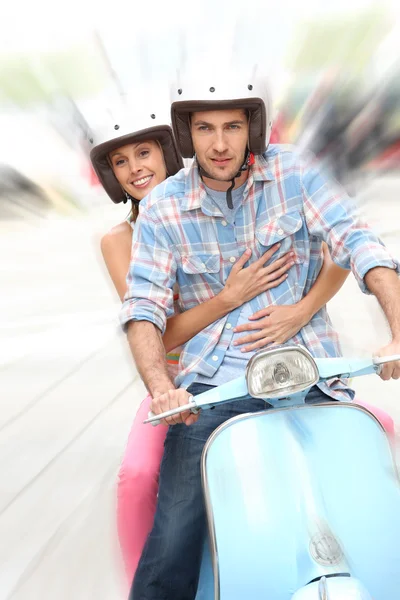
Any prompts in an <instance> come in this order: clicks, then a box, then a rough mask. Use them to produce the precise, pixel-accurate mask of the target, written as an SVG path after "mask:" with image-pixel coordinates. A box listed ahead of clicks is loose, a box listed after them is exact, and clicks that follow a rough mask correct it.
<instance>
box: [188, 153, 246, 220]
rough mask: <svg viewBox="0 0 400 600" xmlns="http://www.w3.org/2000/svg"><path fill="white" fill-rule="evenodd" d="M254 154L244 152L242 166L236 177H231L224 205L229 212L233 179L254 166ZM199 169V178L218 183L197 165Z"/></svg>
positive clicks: (231, 204) (231, 203)
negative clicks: (225, 204) (206, 178)
mask: <svg viewBox="0 0 400 600" xmlns="http://www.w3.org/2000/svg"><path fill="white" fill-rule="evenodd" d="M254 162H255V161H254V154H253V153H252V152H250V150H247V151H246V154H245V157H244V160H243V164H242V166H241V167H240V169H239V171H238V172H237V173H236V175H235V176H234V177H232V179H231V185H230V187H229V188H228V189H227V190H226V203H227V205H228V208H229V209H230V210H232V209H233V202H232V190H233V188H234V187H235V179H237V177H240V176H241V174H242V173H243V171H247V170H248V169H250V167H251V166H252V165H254ZM198 167H199V172H200V176H201V178H203V177H208V179H214V180H215V181H220V180H219V179H216V178H215V177H212V176H211V175H209V174H208V173H207V171H205V170H204V169H203V167H201V166H200V165H198Z"/></svg>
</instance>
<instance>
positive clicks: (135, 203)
mask: <svg viewBox="0 0 400 600" xmlns="http://www.w3.org/2000/svg"><path fill="white" fill-rule="evenodd" d="M128 201H131V202H132V204H134V205H135V206H139V204H140V200H136V198H134V197H133V196H131V195H130V194H128V192H125V200H124V204H126V203H127V202H128Z"/></svg>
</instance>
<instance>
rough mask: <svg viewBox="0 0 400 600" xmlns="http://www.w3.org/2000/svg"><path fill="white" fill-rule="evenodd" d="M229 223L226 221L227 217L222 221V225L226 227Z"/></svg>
mask: <svg viewBox="0 0 400 600" xmlns="http://www.w3.org/2000/svg"><path fill="white" fill-rule="evenodd" d="M227 224H228V223H227V222H226V221H225V219H224V220H223V221H221V225H222V226H223V227H226V226H227Z"/></svg>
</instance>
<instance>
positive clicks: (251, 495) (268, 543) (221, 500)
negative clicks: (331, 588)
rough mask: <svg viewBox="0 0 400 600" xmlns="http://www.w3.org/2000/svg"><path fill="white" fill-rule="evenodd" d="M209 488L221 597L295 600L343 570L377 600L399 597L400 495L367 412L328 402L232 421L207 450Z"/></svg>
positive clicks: (391, 466) (205, 473)
mask: <svg viewBox="0 0 400 600" xmlns="http://www.w3.org/2000/svg"><path fill="white" fill-rule="evenodd" d="M203 484H204V490H205V498H206V506H207V512H208V517H209V524H210V525H211V541H212V544H213V545H214V549H215V550H216V554H215V553H214V556H213V559H214V561H215V565H214V575H215V579H216V589H217V591H219V596H218V594H217V595H216V597H217V598H218V597H220V598H221V600H242V599H243V598H252V600H258V599H260V600H261V599H263V600H265V599H266V598H271V599H273V600H289V599H290V598H291V597H292V595H293V594H294V592H295V591H296V590H298V589H300V588H301V587H302V586H304V585H306V584H307V583H308V582H309V581H312V580H313V579H315V578H316V577H319V576H321V575H323V574H329V573H338V572H339V573H342V572H351V574H352V575H353V576H354V577H356V578H358V579H359V580H360V581H361V582H362V583H363V584H364V585H365V587H366V589H367V590H368V592H369V593H370V594H371V596H372V597H373V598H374V600H392V598H394V597H396V594H397V593H398V590H399V589H400V569H399V565H400V489H399V483H398V479H397V474H396V472H395V468H394V464H393V458H392V454H391V451H390V445H389V442H388V440H387V438H386V436H385V435H384V433H383V430H382V428H381V426H380V425H379V424H378V422H377V421H376V419H375V418H374V417H373V416H372V415H371V413H369V412H368V411H366V410H364V409H361V408H358V407H357V406H355V405H352V404H342V403H340V404H339V403H327V404H320V405H313V406H307V405H306V406H302V407H298V408H295V409H275V410H269V411H266V412H264V413H256V414H253V415H243V416H240V417H236V418H235V419H232V420H231V421H228V422H227V423H225V424H224V425H222V426H221V427H220V428H219V429H218V430H217V431H216V432H215V433H214V434H213V436H212V437H211V438H210V440H209V442H208V443H207V445H206V448H205V450H204V454H203ZM216 561H217V562H216Z"/></svg>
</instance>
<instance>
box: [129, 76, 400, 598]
mask: <svg viewBox="0 0 400 600" xmlns="http://www.w3.org/2000/svg"><path fill="white" fill-rule="evenodd" d="M217 84H218V85H217ZM191 85H192V84H191V82H188V83H187V84H185V85H183V84H182V86H181V87H180V88H179V89H178V90H177V101H176V102H174V103H173V105H172V121H173V127H174V131H175V136H176V138H177V143H178V146H179V148H180V150H181V153H182V155H183V156H184V157H190V156H193V155H194V154H195V156H196V160H195V163H194V165H193V166H192V167H191V169H189V170H188V171H180V172H179V173H178V174H177V175H176V176H174V177H173V178H170V179H169V180H167V181H166V182H165V183H163V184H161V185H160V186H158V187H157V188H156V189H155V190H154V191H153V192H152V193H151V194H150V196H149V197H148V198H147V201H145V202H146V210H143V211H142V212H141V216H140V218H139V226H138V227H136V230H135V234H134V241H133V253H132V261H131V267H130V273H129V275H128V290H129V291H128V294H127V296H126V300H125V303H124V305H123V308H122V313H121V315H122V318H121V320H122V323H123V324H124V325H127V330H128V339H129V343H130V346H131V349H132V352H133V355H134V358H135V361H136V364H137V366H138V369H139V372H140V374H141V376H142V378H143V380H144V382H145V384H146V386H147V387H148V389H149V391H150V393H151V395H152V396H153V404H152V410H153V412H154V413H157V414H158V413H161V412H164V411H165V410H168V409H170V408H173V407H176V406H179V405H183V404H186V403H187V402H188V398H189V396H190V395H192V394H198V393H200V392H202V391H205V390H206V389H209V386H215V385H220V384H221V383H224V382H226V381H229V380H231V379H234V378H235V377H238V376H240V375H241V374H242V373H243V372H244V369H245V367H246V364H247V361H248V358H249V357H250V356H251V353H250V352H248V353H246V354H243V353H242V352H241V350H240V348H239V347H238V346H237V345H235V341H236V337H237V336H236V332H235V328H236V327H239V329H240V330H243V328H245V329H249V327H250V325H249V324H248V320H249V317H250V316H251V315H252V314H253V313H254V312H257V311H261V310H262V309H264V308H265V307H266V306H270V305H274V304H281V305H282V304H283V305H287V306H288V307H289V306H290V305H291V304H293V303H295V302H297V301H298V300H300V299H301V297H302V296H303V295H304V294H305V293H306V292H307V291H308V289H309V288H310V286H311V285H312V283H313V282H314V281H315V279H316V277H317V275H318V272H319V269H320V267H321V254H322V253H321V244H322V241H323V240H324V241H326V242H327V244H328V246H329V248H330V251H331V254H332V258H333V260H334V261H335V262H336V263H337V264H339V265H340V266H342V267H344V268H351V269H352V270H353V273H354V275H355V276H356V278H357V280H358V282H359V284H360V287H361V288H362V290H363V291H364V292H367V291H369V292H371V293H373V294H375V295H376V297H377V298H378V300H379V302H380V304H381V306H382V308H383V310H384V312H385V314H386V317H387V319H388V321H389V324H390V327H391V330H392V335H393V340H392V342H391V343H390V344H389V345H388V346H387V347H386V348H384V349H383V350H382V352H381V353H382V354H386V355H392V354H396V353H400V283H399V280H398V278H397V274H396V271H399V265H398V264H397V263H395V262H394V261H393V259H392V258H391V257H390V255H389V254H388V252H387V251H386V249H385V248H384V246H383V245H382V243H381V242H380V241H379V239H378V238H377V237H376V236H375V235H374V234H373V233H372V232H371V231H370V230H369V229H368V228H367V227H366V226H365V225H364V224H362V223H361V222H360V221H359V219H358V218H357V217H356V216H355V215H354V214H353V213H354V209H353V207H352V205H351V203H350V201H349V199H348V198H347V196H346V195H345V193H344V192H343V191H342V190H340V189H337V188H336V186H335V185H334V184H333V183H330V182H328V181H326V179H325V178H324V177H323V175H321V173H320V172H319V171H318V169H317V168H316V167H315V166H314V165H312V164H307V162H306V161H305V160H304V159H303V158H302V157H300V156H298V155H296V153H295V152H293V151H292V150H291V149H288V148H287V147H279V146H275V147H273V146H272V147H271V148H269V149H268V150H267V151H266V148H267V147H268V140H269V134H270V130H271V124H270V104H269V99H268V95H267V92H266V90H265V89H264V88H263V86H262V85H261V84H260V82H258V81H253V80H246V79H243V80H242V81H241V80H240V78H239V77H238V76H235V80H234V83H232V82H230V81H229V80H228V81H226V80H224V79H223V78H221V80H218V81H216V80H215V79H214V80H210V81H206V82H198V81H197V82H194V83H193V87H191ZM277 242H279V243H280V244H281V247H280V252H282V253H285V252H287V250H288V249H290V248H292V250H293V252H294V253H295V258H294V261H295V265H294V267H293V268H292V269H291V270H290V271H289V273H288V277H287V279H286V281H284V282H283V283H282V284H281V285H279V286H278V287H277V288H275V289H272V290H269V291H267V292H266V293H263V294H261V295H260V296H258V297H257V298H255V299H254V300H252V301H251V302H249V303H247V304H245V305H243V306H242V307H241V308H239V309H235V310H233V311H232V312H231V313H230V314H229V315H228V316H227V317H224V318H222V319H220V320H218V321H216V322H215V323H213V324H212V325H210V326H209V327H207V328H206V329H205V330H203V331H200V332H199V333H198V335H196V336H195V337H194V338H193V339H192V340H190V342H188V343H187V344H186V346H185V348H184V351H183V354H182V356H181V366H182V370H181V373H180V375H179V376H178V378H177V380H176V381H175V384H174V383H173V382H172V381H171V379H170V378H169V376H168V372H167V368H166V363H165V356H164V355H165V350H164V346H163V344H162V339H161V335H162V332H163V331H164V328H165V322H166V318H167V317H168V316H169V315H170V314H171V313H172V310H173V292H172V288H173V285H174V283H175V282H178V284H179V287H180V298H181V303H182V305H183V308H184V309H188V308H190V307H191V306H194V305H196V304H198V303H201V302H203V301H205V300H207V299H209V298H210V297H212V296H213V295H215V294H216V293H218V291H220V289H222V287H223V285H224V282H225V281H226V278H227V276H228V274H229V271H230V269H231V267H232V265H233V264H234V263H235V262H236V260H237V259H238V258H239V257H240V256H241V254H242V253H243V252H244V251H245V250H246V248H248V249H249V250H250V251H251V254H250V253H249V267H248V268H250V269H251V268H252V264H253V263H254V261H255V260H256V259H257V258H258V257H259V256H261V255H262V254H263V253H264V252H265V251H266V249H267V248H268V247H270V246H271V245H273V244H275V243H277ZM261 314H263V313H261ZM267 320H268V317H264V318H261V319H259V320H258V321H257V322H256V323H255V324H254V325H255V327H256V328H257V331H256V332H255V333H253V334H251V335H252V336H254V337H252V339H251V340H250V341H251V342H252V344H255V345H257V346H261V345H265V344H268V343H270V342H271V341H273V340H270V339H268V336H267V335H266V333H265V331H264V329H265V327H266V326H267ZM292 342H293V343H300V344H303V345H304V346H306V347H307V348H308V349H309V350H310V351H311V352H312V354H313V355H315V356H336V355H338V354H339V347H338V342H337V339H336V335H335V332H334V330H333V328H332V326H331V323H330V321H329V317H328V315H327V313H326V309H322V310H321V311H319V313H318V314H317V315H316V316H315V317H314V318H313V319H311V321H310V322H309V323H308V324H307V325H305V327H303V329H302V330H301V331H300V332H299V333H298V334H297V335H296V336H294V338H293V339H292ZM382 376H383V378H384V379H389V378H390V377H394V378H398V377H399V376H400V364H399V363H388V365H386V366H385V368H384V371H383V375H382ZM177 388H178V389H177ZM326 396H329V397H330V398H334V399H338V400H340V399H349V398H351V397H352V396H353V393H352V392H351V390H349V389H348V388H347V387H346V384H345V383H344V382H342V381H339V380H334V381H330V382H328V383H327V384H325V383H323V384H321V385H320V386H319V387H315V388H313V389H312V390H311V391H310V392H309V394H308V396H307V401H309V402H317V401H323V400H324V398H325V399H326ZM265 408H266V404H265V402H263V401H262V400H257V399H252V398H247V399H242V400H240V401H237V402H235V403H232V404H226V405H222V406H219V407H216V408H215V409H214V410H212V411H204V413H203V414H200V415H193V414H189V413H183V414H180V415H178V416H175V417H170V418H169V419H167V420H166V421H167V423H168V424H169V425H173V427H170V429H169V431H168V435H167V439H166V443H165V452H164V458H163V462H162V465H161V472H160V489H159V500H158V507H157V512H156V516H155V522H154V527H153V530H152V532H151V534H150V536H149V538H148V541H147V543H146V546H145V549H144V552H143V555H142V558H141V561H140V564H139V567H138V570H137V574H136V577H135V581H134V583H133V587H132V590H131V598H133V599H134V600H144V599H146V600H153V599H154V600H155V599H157V600H184V599H185V600H187V599H192V598H194V597H195V595H196V589H197V582H198V573H199V565H200V560H201V549H202V541H203V539H204V535H205V514H204V507H203V502H202V494H201V483H200V457H201V452H202V449H203V446H204V443H205V441H206V440H207V438H208V437H209V435H210V434H211V432H212V431H213V430H214V429H215V428H216V427H218V426H219V425H220V424H221V423H223V422H224V421H226V420H227V419H229V418H231V417H233V416H235V415H237V414H241V413H245V412H255V411H260V410H265ZM187 426H189V427H187Z"/></svg>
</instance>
